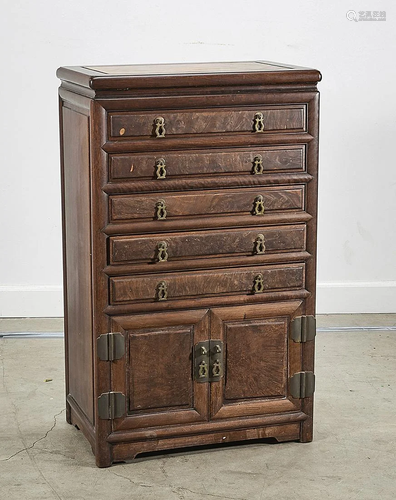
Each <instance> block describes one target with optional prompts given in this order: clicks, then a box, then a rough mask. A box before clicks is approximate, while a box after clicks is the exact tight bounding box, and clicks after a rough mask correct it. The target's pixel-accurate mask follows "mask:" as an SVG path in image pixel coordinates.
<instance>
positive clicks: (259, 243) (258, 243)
mask: <svg viewBox="0 0 396 500" xmlns="http://www.w3.org/2000/svg"><path fill="white" fill-rule="evenodd" d="M253 253H254V254H255V255H262V254H263V253H265V239H264V235H263V234H258V235H257V238H256V240H255V242H254V249H253Z"/></svg>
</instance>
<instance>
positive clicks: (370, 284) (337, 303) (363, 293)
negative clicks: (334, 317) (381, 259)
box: [316, 281, 396, 314]
mask: <svg viewBox="0 0 396 500" xmlns="http://www.w3.org/2000/svg"><path fill="white" fill-rule="evenodd" d="M316 304H317V312H318V314H345V313H346V314H354V313H355V314H356V313H396V281H367V282H365V281H350V282H340V283H318V290H317V300H316Z"/></svg>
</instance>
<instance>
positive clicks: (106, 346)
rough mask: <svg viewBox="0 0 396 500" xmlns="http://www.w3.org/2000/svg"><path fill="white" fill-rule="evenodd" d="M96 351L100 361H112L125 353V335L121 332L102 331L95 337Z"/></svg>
mask: <svg viewBox="0 0 396 500" xmlns="http://www.w3.org/2000/svg"><path fill="white" fill-rule="evenodd" d="M97 352H98V356H99V359H101V360H102V361H114V360H116V359H120V358H122V356H123V355H124V354H125V337H124V336H123V335H121V333H104V334H103V335H101V336H100V337H98V339H97Z"/></svg>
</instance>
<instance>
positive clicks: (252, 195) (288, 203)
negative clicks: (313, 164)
mask: <svg viewBox="0 0 396 500" xmlns="http://www.w3.org/2000/svg"><path fill="white" fill-rule="evenodd" d="M304 190H305V188H304V186H285V187H257V188H245V189H243V190H242V189H225V190H221V191H198V192H193V193H155V194H146V195H144V196H143V195H119V196H110V222H113V221H114V222H117V221H124V220H125V221H127V220H137V221H138V220H155V219H156V213H157V203H158V202H160V201H161V200H162V201H163V202H164V204H165V206H166V212H167V213H166V219H164V220H161V223H162V224H164V225H163V226H162V227H163V229H164V230H166V223H167V221H169V220H172V219H177V218H181V217H196V216H202V215H204V216H205V217H211V216H217V215H223V216H226V215H232V214H241V215H248V214H250V215H252V217H255V219H254V220H256V221H257V224H260V217H262V215H253V209H254V204H255V200H256V198H257V197H258V196H262V197H263V204H264V213H267V212H275V211H286V210H302V209H303V207H304Z"/></svg>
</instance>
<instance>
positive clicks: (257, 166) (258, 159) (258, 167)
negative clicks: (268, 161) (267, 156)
mask: <svg viewBox="0 0 396 500" xmlns="http://www.w3.org/2000/svg"><path fill="white" fill-rule="evenodd" d="M263 172H264V165H263V157H262V156H261V155H257V156H255V158H254V160H253V174H262V173H263Z"/></svg>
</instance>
